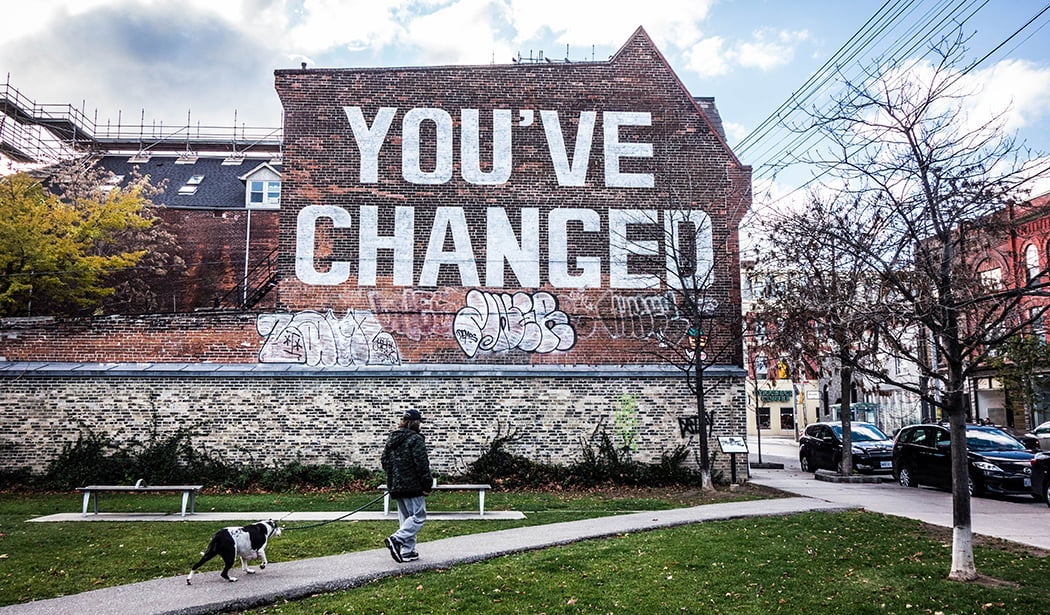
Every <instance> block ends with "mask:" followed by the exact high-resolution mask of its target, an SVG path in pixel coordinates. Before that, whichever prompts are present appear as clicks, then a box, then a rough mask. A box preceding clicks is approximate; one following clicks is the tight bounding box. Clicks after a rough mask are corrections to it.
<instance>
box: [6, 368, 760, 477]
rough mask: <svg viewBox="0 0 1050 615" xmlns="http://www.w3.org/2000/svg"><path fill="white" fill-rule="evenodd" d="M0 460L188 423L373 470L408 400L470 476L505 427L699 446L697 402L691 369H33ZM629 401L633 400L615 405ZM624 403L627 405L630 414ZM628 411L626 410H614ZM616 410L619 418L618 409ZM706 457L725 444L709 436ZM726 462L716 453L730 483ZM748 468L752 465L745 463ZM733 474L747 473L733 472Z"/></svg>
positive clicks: (537, 450) (432, 440)
mask: <svg viewBox="0 0 1050 615" xmlns="http://www.w3.org/2000/svg"><path fill="white" fill-rule="evenodd" d="M708 383H709V385H714V390H713V391H712V392H711V393H709V395H708V397H707V399H706V404H707V408H708V409H709V410H713V411H714V413H715V414H714V416H715V430H716V434H724V433H732V434H737V435H742V434H743V421H744V405H743V401H742V399H743V396H744V394H745V393H744V390H743V380H742V379H740V378H736V377H724V378H708ZM0 386H2V389H0V423H2V424H3V425H5V426H6V428H5V430H4V432H3V434H2V435H0V467H2V468H5V469H14V468H23V467H28V468H30V469H32V470H34V471H37V472H39V471H42V470H44V469H45V468H46V467H47V464H48V463H49V462H50V461H51V460H52V459H54V458H55V456H56V455H57V454H58V453H59V452H60V451H61V450H62V447H63V446H64V445H67V444H71V443H73V442H75V441H76V439H77V436H78V434H80V433H86V432H87V431H89V430H90V431H91V432H94V433H100V434H107V435H109V436H110V437H112V438H113V439H114V440H116V441H117V442H120V443H125V444H126V443H132V442H135V441H138V442H143V441H145V440H146V439H147V438H148V437H149V434H150V430H151V429H154V428H155V429H156V430H157V432H158V433H159V434H160V435H161V436H164V435H170V434H172V433H174V432H175V431H176V430H178V429H180V428H190V429H193V430H194V431H195V432H197V433H199V434H200V435H199V436H197V437H196V438H195V445H196V447H198V448H199V449H203V450H207V451H209V452H213V453H220V454H221V455H222V457H223V458H224V459H226V460H228V461H232V462H242V463H256V464H267V465H268V464H273V463H285V462H290V461H295V460H300V461H302V462H305V463H330V464H359V465H362V466H365V467H368V468H374V469H378V468H379V453H380V452H381V448H382V444H383V441H384V439H385V436H386V434H387V433H388V432H389V431H390V430H391V429H392V428H394V427H395V426H396V423H397V421H398V418H399V417H400V413H401V412H403V411H404V410H405V409H407V408H411V407H415V408H419V409H421V410H422V412H423V413H424V415H425V417H426V423H425V425H424V428H425V433H426V435H427V442H428V446H429V448H430V451H431V458H432V463H433V464H434V467H435V469H436V470H437V471H438V472H442V473H455V472H458V471H461V470H463V469H464V468H465V467H466V465H467V464H468V463H470V462H471V461H473V460H474V459H476V458H477V457H478V456H479V455H480V454H481V453H482V452H484V450H485V449H486V447H487V446H488V444H489V443H490V442H491V441H492V439H493V438H494V437H495V435H496V433H497V429H498V428H502V429H503V430H504V431H506V430H507V429H511V430H514V431H516V432H517V433H518V434H520V436H521V438H520V440H518V441H516V442H515V443H514V444H513V445H511V447H510V450H511V451H512V452H514V453H517V454H521V455H524V456H525V457H528V458H530V459H534V460H537V461H545V462H554V463H568V462H570V461H572V460H574V459H578V458H579V455H580V451H581V446H582V442H584V441H587V440H588V439H589V438H591V437H593V436H594V435H595V433H596V432H598V431H599V430H601V429H603V428H604V429H606V430H607V432H608V433H609V434H610V436H613V437H614V438H624V437H629V438H631V439H633V440H634V441H636V443H637V451H636V454H635V458H636V459H638V460H639V461H646V462H653V461H657V460H659V458H660V455H661V453H663V452H666V451H669V450H671V449H673V448H674V447H676V446H678V445H681V444H690V445H691V447H692V448H693V449H694V450H695V449H696V447H695V442H690V440H689V439H688V438H689V436H685V437H683V436H682V434H681V432H680V430H679V422H678V419H679V418H681V417H687V416H692V415H695V412H696V408H695V402H694V399H693V397H692V395H691V394H690V393H689V391H688V389H687V387H686V384H685V382H684V380H683V377H682V376H680V375H677V376H676V375H670V374H669V375H663V376H654V375H648V376H631V375H627V374H623V375H620V376H615V375H604V376H598V377H594V376H592V375H582V376H564V375H542V376H532V377H528V378H525V377H522V376H521V375H508V376H504V377H500V376H479V375H471V374H455V373H451V372H450V373H447V374H445V375H436V374H432V375H429V376H423V377H421V376H419V375H412V374H400V375H387V376H383V375H377V374H372V375H369V376H367V377H363V376H362V375H361V374H345V375H278V374H271V375H254V376H253V375H246V374H241V375H231V376H222V375H219V374H218V373H213V374H211V375H207V376H189V375H180V374H175V373H167V374H163V375H148V373H146V372H141V373H137V374H135V373H131V372H126V373H123V374H121V375H100V374H88V375H73V374H65V375H28V374H23V375H20V376H15V375H13V374H9V373H8V374H5V375H4V377H2V378H0ZM627 398H629V399H631V400H632V401H631V402H630V403H628V404H622V405H621V403H620V402H621V400H624V399H627ZM625 409H626V410H625ZM618 410H620V412H619V413H618V412H617V411H618ZM618 414H619V416H618ZM711 446H712V449H711V450H712V451H713V452H715V451H717V450H718V445H717V442H716V441H715V440H712V441H711ZM728 462H729V459H728V457H727V456H725V455H717V454H715V457H714V465H713V467H714V468H715V470H716V471H717V470H722V471H723V472H724V474H725V477H726V479H727V480H728V478H729V475H730V471H729V466H728ZM742 463H744V464H746V460H745V461H743V462H742ZM737 473H738V480H741V481H742V480H743V479H744V477H745V476H746V469H744V468H743V467H742V466H741V465H738V468H737Z"/></svg>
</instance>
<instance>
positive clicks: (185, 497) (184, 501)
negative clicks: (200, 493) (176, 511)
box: [182, 491, 190, 517]
mask: <svg viewBox="0 0 1050 615" xmlns="http://www.w3.org/2000/svg"><path fill="white" fill-rule="evenodd" d="M189 501H190V492H189V491H183V492H182V516H183V517H185V516H186V504H187V503H188V502H189Z"/></svg>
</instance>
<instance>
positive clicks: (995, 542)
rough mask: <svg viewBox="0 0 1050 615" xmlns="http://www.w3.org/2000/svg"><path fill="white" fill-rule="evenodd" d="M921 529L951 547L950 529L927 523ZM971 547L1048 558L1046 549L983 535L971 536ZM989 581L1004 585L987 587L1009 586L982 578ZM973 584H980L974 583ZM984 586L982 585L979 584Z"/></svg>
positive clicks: (1048, 552)
mask: <svg viewBox="0 0 1050 615" xmlns="http://www.w3.org/2000/svg"><path fill="white" fill-rule="evenodd" d="M922 525H923V527H924V528H925V530H926V533H927V534H929V535H930V536H931V537H932V538H934V539H935V540H937V541H939V542H941V543H943V544H944V545H945V546H947V547H948V548H951V546H952V528H950V527H942V526H940V525H931V524H929V523H923V524H922ZM973 546H975V547H989V548H992V549H999V550H1000V551H1006V552H1007V553H1017V554H1019V555H1033V556H1035V557H1047V556H1050V551H1047V550H1046V549H1040V548H1039V547H1033V546H1031V545H1025V544H1021V543H1019V542H1012V541H1010V540H1003V539H1002V538H994V537H992V536H984V535H983V534H974V535H973ZM984 578H986V579H988V580H989V581H997V582H999V583H1003V584H1004V585H1000V586H996V585H988V587H1002V586H1007V585H1009V584H1008V583H1006V582H1005V581H998V579H992V578H991V577H984ZM975 583H980V582H979V581H975ZM980 584H981V585H984V583H980Z"/></svg>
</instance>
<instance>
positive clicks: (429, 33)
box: [402, 0, 514, 64]
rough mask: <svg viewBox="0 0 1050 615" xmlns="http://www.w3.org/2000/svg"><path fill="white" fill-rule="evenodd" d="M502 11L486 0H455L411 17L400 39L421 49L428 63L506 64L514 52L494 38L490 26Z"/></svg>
mask: <svg viewBox="0 0 1050 615" xmlns="http://www.w3.org/2000/svg"><path fill="white" fill-rule="evenodd" d="M502 13H503V11H502V7H500V6H499V5H497V4H494V3H492V2H490V1H489V0H457V1H456V2H453V3H452V4H450V5H449V6H446V7H444V8H441V9H438V10H436V11H434V12H432V13H430V14H427V15H422V16H419V17H416V18H414V19H412V20H411V22H410V23H409V25H408V26H407V27H406V32H405V34H404V36H403V37H402V42H403V44H406V45H416V46H418V47H420V48H422V50H423V55H424V56H425V57H426V58H427V63H428V64H488V63H490V62H492V61H493V59H495V60H496V61H497V62H500V63H506V62H507V61H508V60H509V59H510V58H511V56H512V55H513V54H514V52H512V51H511V49H510V47H509V46H508V45H507V43H506V42H505V41H502V40H497V39H496V37H495V27H494V26H495V24H496V22H497V20H499V19H501V18H502V17H503V14H502ZM452 33H454V34H452Z"/></svg>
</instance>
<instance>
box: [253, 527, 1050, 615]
mask: <svg viewBox="0 0 1050 615" xmlns="http://www.w3.org/2000/svg"><path fill="white" fill-rule="evenodd" d="M946 538H948V534H946V533H945V532H943V531H933V532H931V531H930V528H927V527H926V526H923V525H922V524H920V523H919V522H916V521H911V520H906V519H901V518H898V517H888V516H883V515H878V514H874V513H867V512H859V511H858V512H847V513H833V514H832V513H806V514H800V515H792V516H789V517H780V518H776V517H773V518H760V519H740V520H734V521H723V522H716V523H703V524H697V525H692V526H685V527H677V528H673V529H665V530H656V531H651V532H643V533H638V534H631V535H627V536H622V537H617V538H610V539H606V540H599V541H587V542H582V543H578V544H574V545H570V546H566V547H559V548H551V549H544V550H542V551H537V552H531V553H524V554H519V555H512V556H507V557H501V558H498V559H494V560H489V561H486V562H481V563H477V564H471V565H465V566H456V567H454V568H451V569H448V570H440V571H433V572H427V573H421V574H414V575H408V576H404V577H398V578H392V579H384V580H380V581H375V582H372V583H369V584H367V585H365V586H363V587H360V588H357V589H354V590H350V591H344V592H339V593H335V594H328V595H322V596H315V597H312V598H309V599H306V600H303V601H298V602H290V603H284V604H278V605H274V606H271V607H267V608H264V609H259V610H254V611H250V613H253V614H266V615H276V614H280V615H316V614H321V613H323V614H325V615H335V614H350V613H386V614H397V613H405V614H408V613H433V614H441V613H550V614H554V613H623V614H632V615H633V614H637V613H642V614H647V615H650V614H658V613H660V614H662V613H705V614H706V613H712V614H718V613H726V614H729V613H732V614H746V613H753V614H755V615H765V614H768V613H814V614H818V613H819V614H821V615H829V614H841V615H866V614H880V615H883V614H901V615H905V614H909V615H910V614H943V615H949V614H953V615H955V614H962V613H974V614H981V615H1008V614H1012V615H1021V614H1035V613H1047V612H1048V608H1050V607H1048V605H1050V581H1048V579H1050V559H1048V558H1047V557H1046V556H1045V555H1038V554H1032V553H1027V552H1024V551H1023V550H1018V549H1016V548H1013V549H1011V548H1008V547H1006V546H1005V545H1004V544H1002V543H997V544H989V545H985V546H981V547H978V549H977V554H976V555H977V562H978V568H979V570H981V571H982V572H983V573H984V574H985V575H988V576H991V577H995V578H996V579H998V580H999V581H1001V582H1003V583H1001V584H996V585H999V586H988V585H989V584H985V585H980V584H962V583H955V582H951V581H947V580H946V579H945V577H946V576H947V573H948V569H949V562H950V558H951V553H950V546H949V544H948V543H947V542H946V541H945V539H946Z"/></svg>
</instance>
